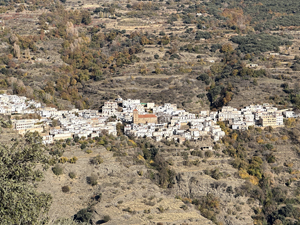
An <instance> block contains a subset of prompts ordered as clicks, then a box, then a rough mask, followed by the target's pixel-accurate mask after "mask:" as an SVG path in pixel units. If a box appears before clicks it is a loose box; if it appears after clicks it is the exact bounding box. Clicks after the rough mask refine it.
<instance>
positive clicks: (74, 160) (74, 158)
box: [69, 156, 78, 163]
mask: <svg viewBox="0 0 300 225" xmlns="http://www.w3.org/2000/svg"><path fill="white" fill-rule="evenodd" d="M77 160H78V158H77V157H76V156H74V157H72V158H71V159H69V163H76V162H77Z"/></svg>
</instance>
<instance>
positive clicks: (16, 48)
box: [14, 42, 21, 59]
mask: <svg viewBox="0 0 300 225" xmlns="http://www.w3.org/2000/svg"><path fill="white" fill-rule="evenodd" d="M14 56H15V57H16V58H18V59H19V58H20V57H21V50H20V46H19V45H18V44H17V43H16V42H15V43H14Z"/></svg>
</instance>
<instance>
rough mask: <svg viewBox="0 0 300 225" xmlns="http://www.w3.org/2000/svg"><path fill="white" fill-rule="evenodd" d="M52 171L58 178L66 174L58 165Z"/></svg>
mask: <svg viewBox="0 0 300 225" xmlns="http://www.w3.org/2000/svg"><path fill="white" fill-rule="evenodd" d="M52 171H53V173H54V174H55V175H56V176H59V175H62V174H63V173H64V169H63V168H62V166H60V165H58V164H56V165H55V166H54V167H52Z"/></svg>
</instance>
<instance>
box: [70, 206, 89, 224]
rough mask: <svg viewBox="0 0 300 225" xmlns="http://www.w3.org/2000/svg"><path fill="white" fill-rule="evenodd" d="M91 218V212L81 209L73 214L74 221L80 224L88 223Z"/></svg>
mask: <svg viewBox="0 0 300 225" xmlns="http://www.w3.org/2000/svg"><path fill="white" fill-rule="evenodd" d="M91 217H92V212H91V211H90V210H89V209H81V210H80V211H79V212H78V213H76V214H75V216H74V220H75V221H77V222H81V223H89V222H90V220H91Z"/></svg>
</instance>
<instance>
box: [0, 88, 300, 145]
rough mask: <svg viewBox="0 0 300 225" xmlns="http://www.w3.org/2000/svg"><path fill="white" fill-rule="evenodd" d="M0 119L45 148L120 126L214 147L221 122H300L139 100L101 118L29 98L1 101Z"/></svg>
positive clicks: (115, 106) (260, 109) (239, 126)
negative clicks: (36, 137)
mask: <svg viewBox="0 0 300 225" xmlns="http://www.w3.org/2000/svg"><path fill="white" fill-rule="evenodd" d="M0 114H6V115H12V116H13V117H12V118H13V119H12V125H13V128H14V129H16V130H17V131H18V132H19V133H20V134H24V133H25V132H28V131H30V132H33V131H38V132H40V133H41V135H42V137H43V143H44V144H51V143H53V142H54V141H55V140H60V139H68V138H74V137H78V138H82V137H86V138H87V137H91V138H94V137H99V136H100V135H101V134H102V133H103V132H105V133H107V134H111V135H117V129H116V127H117V123H123V124H125V126H124V133H125V135H128V136H135V137H149V138H153V139H154V140H156V141H161V140H163V139H167V140H169V141H175V142H179V143H183V142H184V141H187V140H194V141H196V140H202V138H203V137H208V136H210V137H211V138H212V139H213V140H214V141H218V140H220V139H221V138H222V137H224V136H225V132H224V131H223V130H222V129H221V127H220V126H219V122H224V123H226V124H228V126H230V127H231V128H232V129H236V130H246V129H248V127H249V126H260V127H268V126H272V127H278V126H283V125H284V123H283V118H284V117H286V118H291V117H297V115H296V114H295V113H294V111H291V110H288V109H285V110H278V109H277V108H276V107H273V106H271V105H269V104H263V105H250V106H247V107H245V108H242V109H240V110H238V109H236V108H233V107H230V106H224V107H223V108H222V109H221V110H220V111H219V112H214V111H200V112H199V113H198V114H193V113H189V112H186V111H185V110H184V109H179V108H177V105H176V104H170V103H165V104H164V105H162V106H161V105H160V106H156V105H155V103H141V102H140V100H139V99H127V100H123V99H122V98H120V97H119V98H118V99H116V100H111V101H107V102H105V103H104V106H103V107H102V112H98V111H97V110H78V109H72V110H57V109H55V108H50V107H44V106H42V105H41V104H40V103H38V102H35V101H33V100H29V99H27V98H26V97H19V96H16V95H5V94H4V95H0ZM26 114H35V115H38V118H37V119H18V118H16V116H17V115H26Z"/></svg>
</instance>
